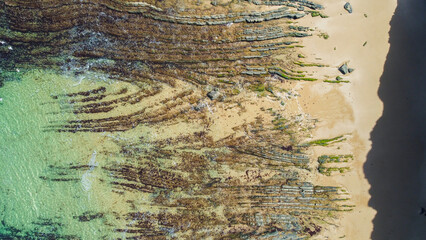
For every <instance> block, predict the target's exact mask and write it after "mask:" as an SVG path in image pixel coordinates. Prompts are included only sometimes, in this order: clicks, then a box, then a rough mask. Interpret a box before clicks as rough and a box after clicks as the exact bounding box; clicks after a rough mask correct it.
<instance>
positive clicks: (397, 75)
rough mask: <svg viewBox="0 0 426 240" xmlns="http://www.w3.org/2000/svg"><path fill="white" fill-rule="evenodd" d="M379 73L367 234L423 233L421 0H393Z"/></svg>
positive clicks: (424, 6)
mask: <svg viewBox="0 0 426 240" xmlns="http://www.w3.org/2000/svg"><path fill="white" fill-rule="evenodd" d="M390 24H391V30H390V39H389V42H390V50H389V53H388V56H387V59H386V63H385V67H384V72H383V75H382V76H381V78H380V88H379V97H380V99H381V100H382V101H383V103H384V111H383V115H382V117H381V118H380V119H379V120H378V121H377V123H376V126H375V127H374V129H373V131H372V132H371V135H370V137H371V140H372V143H373V146H372V149H371V150H370V152H369V153H368V156H367V162H366V163H365V164H364V171H365V174H366V177H367V179H368V181H369V183H370V184H371V189H370V194H371V200H370V202H369V205H370V206H371V207H372V208H374V209H375V210H376V211H377V215H376V216H375V218H374V220H373V224H374V230H373V233H372V236H371V238H372V239H373V240H382V239H383V240H385V239H386V240H393V239H395V240H412V239H419V240H424V239H426V158H425V156H426V155H425V148H426V142H425V138H426V132H425V129H426V97H425V96H426V36H425V35H426V1H424V0H398V7H397V9H396V11H395V14H394V16H393V17H392V20H391V23H390Z"/></svg>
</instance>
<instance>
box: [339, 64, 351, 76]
mask: <svg viewBox="0 0 426 240" xmlns="http://www.w3.org/2000/svg"><path fill="white" fill-rule="evenodd" d="M339 71H340V72H341V73H342V74H348V73H349V69H348V65H347V64H346V63H345V64H343V65H342V66H340V67H339Z"/></svg>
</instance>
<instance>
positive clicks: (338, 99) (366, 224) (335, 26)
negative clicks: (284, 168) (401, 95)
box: [298, 0, 396, 240]
mask: <svg viewBox="0 0 426 240" xmlns="http://www.w3.org/2000/svg"><path fill="white" fill-rule="evenodd" d="M316 2H318V3H320V4H322V5H324V6H325V10H324V11H323V12H324V13H325V14H326V15H328V16H329V18H323V19H321V18H320V17H316V18H311V17H307V18H304V19H302V20H300V21H298V25H301V26H310V27H311V28H316V30H317V32H322V33H327V34H328V35H329V36H330V37H329V38H328V39H323V38H321V37H319V36H313V37H311V38H306V39H304V40H303V44H302V45H304V46H305V48H303V52H304V54H305V56H306V57H307V58H306V59H303V61H305V62H317V63H323V64H328V65H330V66H329V67H326V68H311V69H309V70H308V71H310V72H312V73H313V74H314V76H315V77H318V76H320V77H321V76H324V78H323V79H330V80H334V78H335V77H336V76H338V75H341V74H340V73H339V72H338V70H337V67H338V66H340V65H341V64H342V63H344V62H349V63H348V65H349V67H351V68H355V71H354V72H353V73H351V74H349V75H346V76H344V80H349V81H350V83H333V84H332V83H330V84H324V83H321V82H319V81H317V82H315V83H301V86H300V87H299V92H300V93H301V97H300V99H299V101H300V104H301V105H302V106H303V108H304V111H305V112H306V113H308V114H310V115H311V116H312V117H314V118H318V119H319V120H320V122H319V123H318V124H317V129H316V131H315V133H314V136H313V139H322V138H331V137H335V136H338V135H342V134H350V137H349V138H348V141H347V143H346V144H340V145H339V146H332V147H330V148H324V147H317V148H315V149H314V153H313V155H314V157H315V156H318V155H321V154H327V153H328V154H330V153H333V154H336V153H341V154H347V153H353V155H354V159H355V160H354V162H352V163H351V164H350V167H351V171H349V172H347V173H345V174H343V175H336V176H331V177H324V176H320V175H318V179H316V181H317V184H330V185H340V186H342V187H344V188H346V189H347V190H348V191H349V192H350V194H351V202H350V203H351V204H354V205H355V208H354V210H353V211H351V212H349V213H348V214H343V217H342V219H339V220H338V224H339V225H340V226H339V227H335V226H333V225H331V226H330V227H329V229H326V230H325V232H324V233H323V234H322V236H320V237H319V239H342V238H343V239H355V240H357V239H370V238H371V237H370V235H371V232H372V230H373V225H372V220H373V218H374V216H375V210H374V209H372V208H370V207H369V206H368V201H369V199H370V196H369V193H368V190H369V188H370V186H369V184H368V182H367V180H366V179H365V176H364V172H363V164H364V162H365V161H366V156H367V153H368V151H369V150H370V148H371V141H370V139H369V138H370V132H371V130H372V129H373V127H374V125H375V123H376V121H377V119H378V118H379V117H380V116H381V114H382V110H383V104H382V102H381V101H380V99H379V97H378V95H377V90H378V87H379V79H380V76H381V74H382V72H383V66H384V63H385V59H386V55H387V52H388V49H389V43H388V39H389V34H388V32H389V29H390V25H389V22H390V20H391V17H392V15H393V13H394V11H395V8H396V0H380V1H368V0H358V1H351V2H350V3H351V5H352V7H353V13H352V14H349V13H348V12H347V11H345V10H344V9H343V5H344V4H345V1H340V0H321V1H316ZM364 14H366V16H365V15H364ZM365 42H367V44H366V45H365V46H363V44H364V43H365ZM320 79H321V78H320ZM333 147H334V149H333ZM337 147H339V149H338V148H337ZM330 151H332V152H330ZM326 236H327V237H326Z"/></svg>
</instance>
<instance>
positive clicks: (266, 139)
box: [0, 0, 352, 239]
mask: <svg viewBox="0 0 426 240" xmlns="http://www.w3.org/2000/svg"><path fill="white" fill-rule="evenodd" d="M263 5H264V6H263ZM242 6H244V7H242ZM273 6H281V7H273ZM321 9H323V7H322V6H321V5H319V4H316V3H313V2H310V1H304V0H294V1H286V0H282V1H248V2H242V3H238V4H237V3H227V4H224V3H222V2H216V1H215V2H212V3H211V4H210V3H209V4H205V3H199V2H198V4H197V2H195V1H194V2H193V3H192V2H187V1H146V2H135V1H119V0H88V1H73V0H65V1H64V0H62V1H58V0H51V1H41V0H40V1H25V0H16V1H12V0H0V40H1V41H2V46H1V48H0V54H1V55H2V56H4V57H5V58H7V59H8V60H7V61H1V62H0V68H1V70H2V72H1V74H2V75H3V74H7V75H8V76H12V75H13V74H17V71H16V69H31V68H34V69H49V70H53V71H54V72H55V73H56V74H67V75H70V76H72V77H73V78H76V79H78V78H79V77H82V76H85V75H86V74H88V73H96V74H100V75H102V76H105V78H107V79H110V80H113V81H117V82H120V83H121V85H120V86H121V87H120V88H118V89H117V88H113V87H111V86H109V85H108V84H104V85H103V86H101V87H93V88H87V89H86V90H84V91H76V92H67V93H66V94H58V95H51V99H50V100H51V101H49V102H45V103H41V104H47V105H48V104H57V105H59V104H60V103H66V104H65V105H66V107H62V108H61V109H60V110H59V111H58V112H51V113H49V114H53V115H55V114H56V115H57V114H64V113H68V114H72V115H73V116H75V118H73V119H69V120H67V121H65V122H64V121H61V122H50V123H49V124H48V125H46V126H45V128H44V129H43V131H45V132H50V133H52V134H53V133H54V134H71V133H74V134H81V135H85V134H86V135H87V134H101V133H102V134H117V133H118V132H122V133H132V134H133V135H135V136H137V140H135V141H132V142H129V141H128V140H126V139H120V138H115V139H113V140H110V141H111V142H113V143H114V146H116V147H117V149H114V150H113V149H107V148H105V149H103V150H102V151H99V155H104V156H109V160H108V161H104V162H102V163H100V164H99V165H96V166H94V165H90V164H89V165H87V164H86V165H81V164H71V165H51V166H49V167H48V168H47V169H46V170H45V172H43V173H42V174H40V176H39V178H40V179H41V180H43V181H45V182H46V183H48V184H64V186H65V184H79V182H80V181H81V178H82V176H83V175H84V174H85V173H88V172H90V171H93V170H97V171H99V172H101V173H102V175H101V176H102V178H101V180H100V182H101V183H100V184H101V185H104V186H108V187H110V189H111V192H108V194H111V195H110V196H114V197H117V198H118V197H121V196H123V198H125V200H123V199H122V198H119V199H120V201H121V204H122V205H124V206H126V207H127V208H125V209H126V211H122V212H119V211H118V210H117V211H115V210H114V211H113V210H111V212H93V211H86V212H84V213H83V214H79V215H75V216H73V218H72V220H73V221H78V222H92V221H103V223H104V224H105V225H107V226H109V227H110V229H111V232H110V233H105V234H106V235H109V236H115V237H117V236H122V235H120V234H125V236H126V238H127V239H172V238H174V239H206V238H212V239H232V238H237V239H259V238H265V239H274V238H280V239H306V238H309V237H312V236H315V235H318V234H320V233H321V232H322V231H323V229H324V227H325V226H326V225H327V224H328V223H327V220H332V219H334V218H335V217H336V216H338V215H339V213H340V212H343V211H350V210H351V208H352V206H349V205H344V204H343V202H344V201H346V200H347V199H348V198H349V196H348V193H347V192H346V191H345V190H344V189H342V188H341V187H338V186H322V185H320V184H315V183H314V182H312V179H311V178H310V177H312V175H313V174H315V173H316V171H315V170H314V169H315V168H314V166H315V164H317V159H314V158H313V157H312V156H311V147H312V146H327V145H328V144H334V143H337V142H340V141H344V140H345V139H344V138H343V137H342V136H339V137H336V138H333V139H326V140H317V141H310V142H307V143H306V141H305V139H307V138H309V137H311V135H310V130H311V129H312V128H314V125H315V121H314V120H313V119H310V118H308V117H304V115H303V113H300V114H299V115H292V114H290V113H287V112H286V111H285V108H284V107H283V106H284V105H285V104H286V103H287V102H290V101H291V99H292V98H293V99H294V98H295V97H296V95H295V94H294V93H292V91H290V90H287V89H283V88H280V87H279V86H278V85H279V84H281V83H283V82H284V83H285V82H290V81H309V82H313V81H316V80H317V78H316V77H314V76H312V74H307V73H305V72H304V71H300V70H299V69H300V68H302V67H328V65H324V64H317V63H305V62H301V61H299V60H298V58H297V56H298V55H300V54H299V53H298V52H297V49H299V48H302V47H303V46H302V45H300V44H299V39H300V38H305V37H310V36H312V34H311V32H313V31H311V29H309V27H308V26H299V25H295V24H293V23H292V22H291V21H293V20H296V19H300V18H303V17H313V15H314V14H312V15H311V13H312V10H315V11H317V12H318V11H319V10H321ZM201 13H202V14H201ZM318 13H319V12H318ZM321 16H322V15H321ZM324 16H325V15H324ZM3 45H5V46H6V47H3ZM7 46H10V47H11V48H12V50H11V49H9V48H8V47H7ZM3 79H4V78H3ZM5 81H13V79H12V78H10V79H9V80H8V79H5ZM52 84H54V83H52ZM323 84H326V83H323ZM0 86H1V82H0ZM262 97H268V99H269V100H270V101H268V102H267V103H264V104H263V105H262V104H260V103H259V102H260V100H259V99H261V98H262ZM60 106H64V104H63V105H60ZM265 106H266V107H268V108H267V109H265ZM212 109H214V113H213V110H212ZM217 115H220V116H219V117H217ZM226 116H228V117H226ZM221 119H223V121H222V122H221ZM235 119H237V120H235ZM228 123H229V124H230V125H232V124H233V125H232V126H231V127H229V129H228V127H227V124H228ZM145 128H149V129H151V130H152V131H157V130H158V131H159V130H162V131H163V133H164V132H166V133H167V134H164V136H161V134H158V135H155V136H153V137H147V136H146V135H144V134H143V131H142V130H141V129H145ZM172 129H174V130H176V129H178V130H182V129H184V131H183V133H182V132H174V130H173V131H172ZM178 130H176V131H178ZM338 158H339V159H341V158H344V159H346V158H345V157H341V156H339V157H338ZM111 159H112V160H111ZM322 159H326V158H325V157H323V158H322ZM330 159H331V157H330ZM333 159H334V158H333ZM324 161H325V162H323V163H322V164H325V163H329V159H328V158H327V159H326V160H324ZM320 167H321V168H319V171H320V172H322V171H325V172H326V173H329V172H331V171H332V170H333V169H331V170H330V168H331V167H329V168H327V169H325V170H324V168H325V165H324V166H322V165H321V166H320ZM326 175H329V174H326ZM134 196H138V198H140V197H141V196H143V198H144V199H148V200H147V201H148V202H149V203H148V204H147V203H144V204H145V205H143V204H141V203H140V200H138V198H136V197H134ZM105 197H107V198H108V197H109V196H105ZM110 219H114V221H117V222H119V223H121V225H120V224H116V225H115V222H114V221H112V220H110ZM2 227H3V228H6V226H2ZM60 229H61V226H60V225H58V226H57V228H55V229H51V230H50V232H49V231H48V232H47V233H45V232H43V234H51V235H48V237H49V236H51V237H52V238H64V239H67V238H70V239H79V238H80V237H79V236H68V235H60V233H61V230H60ZM5 232H6V233H7V234H6V233H5V234H6V235H7V237H20V236H29V235H31V234H33V233H32V232H23V231H22V230H19V229H15V228H13V227H8V228H7V231H5ZM20 234H21V235H20ZM36 234H39V233H34V235H33V236H35V237H37V236H38V235H36ZM31 236H32V235H31Z"/></svg>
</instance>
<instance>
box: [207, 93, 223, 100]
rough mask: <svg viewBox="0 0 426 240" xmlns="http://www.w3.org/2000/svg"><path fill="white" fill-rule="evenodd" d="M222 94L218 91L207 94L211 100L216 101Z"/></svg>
mask: <svg viewBox="0 0 426 240" xmlns="http://www.w3.org/2000/svg"><path fill="white" fill-rule="evenodd" d="M219 95H220V93H219V92H218V91H210V92H208V93H207V97H209V98H210V100H215V99H217V98H218V97H219Z"/></svg>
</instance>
